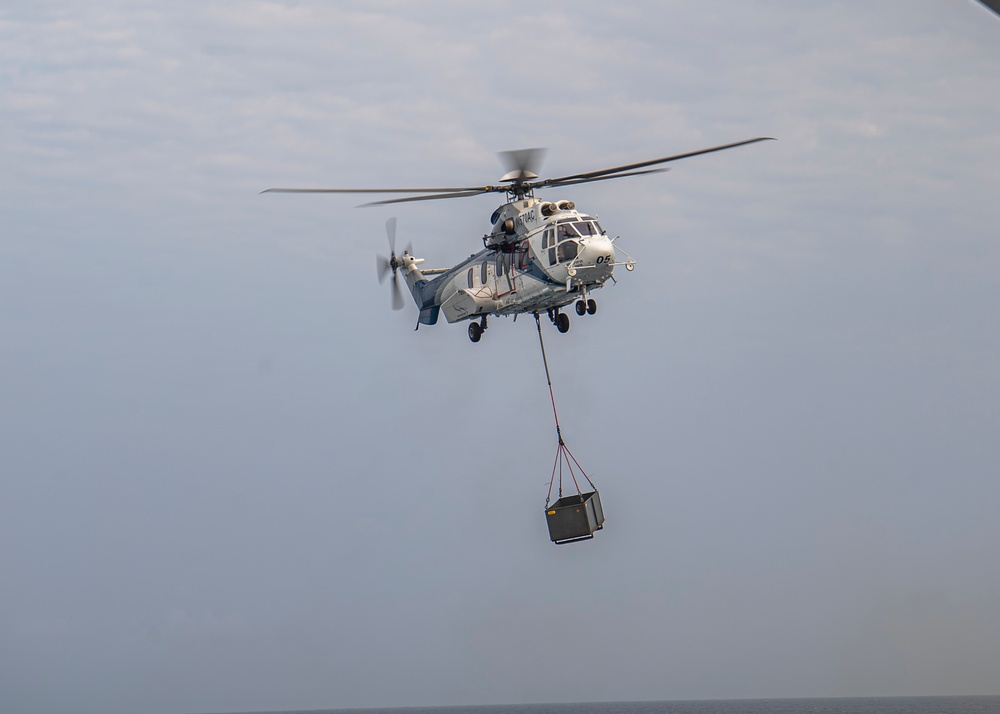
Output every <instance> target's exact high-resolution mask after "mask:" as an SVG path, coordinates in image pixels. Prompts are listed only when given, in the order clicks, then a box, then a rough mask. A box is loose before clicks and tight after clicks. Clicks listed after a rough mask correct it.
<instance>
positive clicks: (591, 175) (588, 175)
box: [529, 136, 774, 188]
mask: <svg viewBox="0 0 1000 714" xmlns="http://www.w3.org/2000/svg"><path fill="white" fill-rule="evenodd" d="M758 141H774V138H773V137H770V136H759V137H757V138H756V139H748V140H746V141H738V142H736V143H735V144H723V145H722V146H713V147H711V148H708V149H699V150H698V151H689V152H687V153H685V154H674V155H673V156H664V157H663V158H662V159H651V160H649V161H640V162H638V163H635V164H624V165H623V166H615V167H612V168H608V169H598V170H597V171H587V172H585V173H582V174H570V175H569V176H558V177H556V178H550V179H544V180H542V181H533V182H531V184H529V185H530V186H531V187H532V188H536V187H541V186H550V185H552V184H555V183H563V182H565V181H570V180H574V179H577V180H578V179H596V178H599V177H602V176H608V175H610V174H618V173H621V172H623V171H631V170H632V169H641V168H643V167H645V166H655V165H656V164H665V163H667V162H668V161H677V160H678V159H687V158H689V157H691V156H700V155H701V154H711V153H712V152H713V151H724V150H726V149H735V148H736V147H737V146H746V145H747V144H755V143H757V142H758Z"/></svg>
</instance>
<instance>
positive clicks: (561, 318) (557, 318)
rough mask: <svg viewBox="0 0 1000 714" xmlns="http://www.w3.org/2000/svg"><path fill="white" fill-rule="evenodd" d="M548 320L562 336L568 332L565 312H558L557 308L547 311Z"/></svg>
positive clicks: (567, 320) (567, 316)
mask: <svg viewBox="0 0 1000 714" xmlns="http://www.w3.org/2000/svg"><path fill="white" fill-rule="evenodd" d="M549 319H550V320H552V324H553V325H555V326H556V329H557V330H559V332H561V333H563V334H566V333H567V332H569V315H567V314H566V313H565V312H560V310H559V308H556V309H554V310H549Z"/></svg>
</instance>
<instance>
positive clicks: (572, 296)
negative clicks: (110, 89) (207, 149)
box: [261, 136, 773, 342]
mask: <svg viewBox="0 0 1000 714" xmlns="http://www.w3.org/2000/svg"><path fill="white" fill-rule="evenodd" d="M769 140H773V139H772V137H766V136H762V137H757V138H755V139H747V140H745V141H739V142H736V143H732V144H723V145H721V146H713V147H710V148H707V149H699V150H697V151H690V152H686V153H683V154H675V155H673V156H665V157H662V158H658V159H650V160H648V161H639V162H636V163H632V164H625V165H622V166H614V167H611V168H605V169H598V170H596V171H586V172H583V173H576V174H569V175H566V176H559V177H556V178H546V179H542V178H540V177H539V175H538V174H537V173H536V169H537V166H538V164H539V163H540V161H541V158H542V156H543V155H544V151H543V150H542V149H518V150H515V151H505V152H501V154H500V156H501V159H502V160H503V161H504V163H506V164H507V168H508V169H509V171H508V172H507V173H506V174H505V175H504V176H503V177H501V178H500V181H499V184H497V185H486V186H465V187H447V188H346V189H336V188H333V189H330V188H269V189H266V190H264V191H262V192H261V193H354V194H359V193H360V194H364V193H383V194H386V193H388V194H392V193H398V194H412V195H407V196H403V197H400V198H389V199H384V200H379V201H372V202H369V203H364V204H362V205H363V206H379V205H388V204H395V203H407V202H411V201H434V200H439V199H448V198H466V197H470V196H479V195H482V194H487V193H500V194H504V196H505V199H506V201H505V203H504V204H503V205H501V206H500V207H499V208H497V209H496V210H495V211H494V212H493V214H492V215H491V216H490V223H491V224H492V226H493V227H492V229H491V231H490V232H489V233H486V234H485V235H483V249H482V250H480V251H479V252H477V253H473V254H472V255H470V256H469V257H468V258H467V259H465V260H463V261H462V262H460V263H458V264H457V265H454V266H452V267H450V268H421V267H420V266H421V265H423V263H424V262H425V260H424V259H423V258H417V257H415V256H414V255H413V254H412V249H411V248H410V247H409V246H407V247H406V249H405V250H403V253H402V254H401V255H396V219H395V218H394V217H393V218H389V219H388V220H387V221H386V233H387V237H388V239H389V256H388V257H384V256H377V263H376V268H377V274H378V278H379V282H384V281H385V278H386V277H387V276H388V275H389V274H390V273H391V275H392V283H393V286H392V307H393V309H394V310H400V309H402V308H403V297H402V295H401V293H400V287H399V280H398V276H399V275H400V274H402V276H403V280H404V281H405V282H406V285H407V287H408V288H409V291H410V294H411V295H412V297H413V301H414V302H415V303H416V306H417V309H418V310H419V316H418V318H417V326H416V329H419V328H420V326H421V325H434V324H436V323H437V321H438V318H439V317H440V315H441V313H444V317H445V319H446V320H447V321H448V322H449V323H454V322H461V321H463V320H468V321H469V328H468V330H469V339H470V340H472V341H473V342H479V341H480V339H482V336H483V333H484V332H485V331H486V329H487V325H488V323H487V317H488V316H490V315H496V316H501V315H503V316H510V315H513V316H514V319H515V320H516V319H517V315H519V314H521V313H533V314H535V315H536V316H537V315H538V314H539V313H541V312H545V313H547V315H548V317H549V319H550V320H551V322H552V323H553V324H554V325H555V326H556V329H557V330H558V331H559V332H560V333H566V332H568V331H569V327H570V319H569V315H568V314H566V312H563V308H565V307H567V306H568V305H570V304H571V303H572V304H574V308H575V310H576V314H577V315H578V316H580V317H583V316H584V315H593V314H595V313H596V312H597V302H596V301H595V300H594V298H593V297H592V296H591V295H592V293H593V292H594V291H596V290H598V289H600V288H602V287H604V285H605V283H607V281H608V280H611V281H612V282H614V276H613V272H614V268H615V267H617V266H621V265H624V266H625V269H626V270H628V271H632V270H633V269H634V268H635V265H636V261H635V260H634V259H633V258H632V257H631V256H630V255H628V254H627V253H626V252H625V251H624V250H623V249H622V248H621V247H618V246H616V245H615V241H616V240H617V237H616V238H610V237H609V235H608V233H607V231H606V230H605V229H604V227H603V226H602V225H601V223H600V222H599V221H598V219H597V218H596V217H595V216H593V215H591V214H589V213H586V212H583V211H581V210H579V209H577V207H576V204H575V203H574V202H573V201H570V200H565V199H562V200H557V201H545V200H541V199H539V198H536V197H535V190H536V189H543V188H562V187H566V186H576V185H579V184H584V183H591V182H594V181H606V180H609V179H615V178H624V177H626V176H641V175H646V174H653V173H661V172H664V171H667V170H669V169H667V168H662V167H660V168H650V167H657V166H660V165H661V164H665V163H668V162H671V161H677V160H679V159H686V158H689V157H692V156H699V155H702V154H710V153H712V152H715V151H723V150H726V149H734V148H736V147H739V146H746V145H748V144H754V143H757V142H759V141H769ZM616 248H617V250H616ZM618 253H621V254H622V257H619V256H618Z"/></svg>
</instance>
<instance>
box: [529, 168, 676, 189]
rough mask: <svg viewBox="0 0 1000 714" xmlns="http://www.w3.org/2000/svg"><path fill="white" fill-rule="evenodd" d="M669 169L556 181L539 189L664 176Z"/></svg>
mask: <svg viewBox="0 0 1000 714" xmlns="http://www.w3.org/2000/svg"><path fill="white" fill-rule="evenodd" d="M669 170H670V169H644V170H642V171H629V172H627V173H623V174H611V175H610V176H596V177H594V178H582V179H567V180H566V181H557V182H554V183H546V184H545V185H544V186H539V188H558V187H560V186H575V185H577V184H580V183H593V182H594V181H607V180H608V179H616V178H623V177H625V176H643V175H645V174H664V173H666V172H667V171H669Z"/></svg>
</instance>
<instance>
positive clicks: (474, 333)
mask: <svg viewBox="0 0 1000 714" xmlns="http://www.w3.org/2000/svg"><path fill="white" fill-rule="evenodd" d="M482 337H483V328H482V327H480V326H479V323H478V322H470V323H469V339H470V340H472V341H473V342H479V340H480V339H482Z"/></svg>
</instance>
